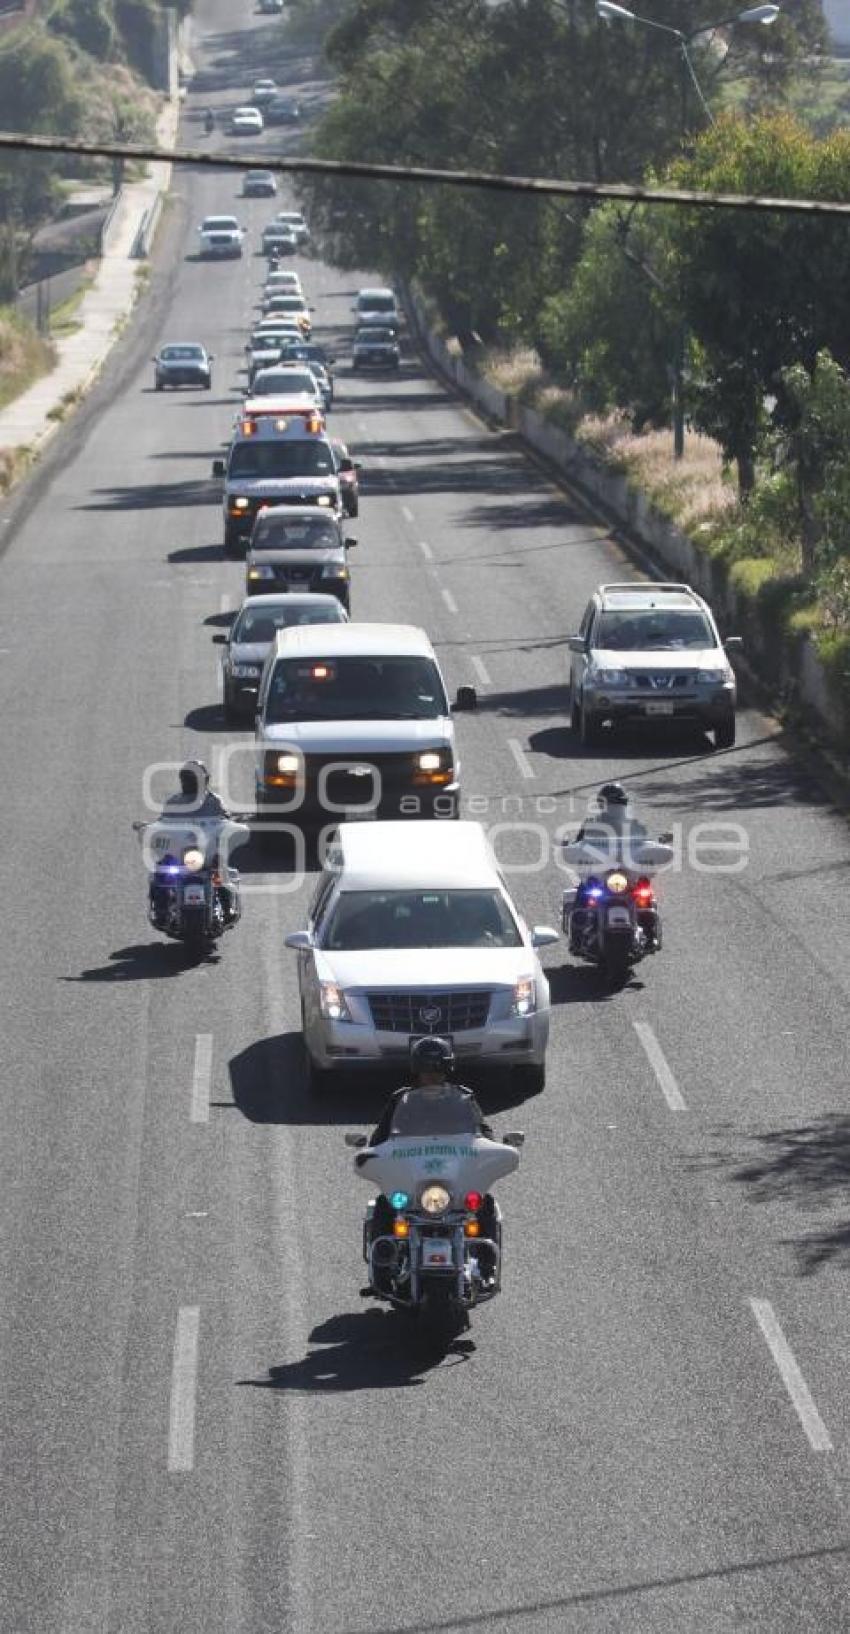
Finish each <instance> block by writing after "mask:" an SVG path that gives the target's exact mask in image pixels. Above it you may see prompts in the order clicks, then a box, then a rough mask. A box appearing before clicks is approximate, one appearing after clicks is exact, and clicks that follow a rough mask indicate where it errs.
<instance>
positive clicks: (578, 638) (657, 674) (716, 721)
mask: <svg viewBox="0 0 850 1634" xmlns="http://www.w3.org/2000/svg"><path fill="white" fill-rule="evenodd" d="M741 644H742V643H741V638H740V636H727V637H726V639H725V641H721V639H720V636H719V634H718V631H717V625H716V624H715V622H714V619H713V617H712V614H711V610H710V608H709V607H708V605H707V603H706V602H704V601H703V599H702V597H701V596H698V595H697V594H696V591H694V590H691V589H690V587H689V586H688V585H686V584H640V583H632V584H601V585H600V586H599V588H598V589H597V590H594V592H593V595H592V596H591V598H590V601H589V602H588V604H587V607H586V609H585V613H584V617H583V619H582V621H581V626H580V628H579V633H578V635H572V636H569V637H568V638H567V645H568V646H569V649H570V653H571V659H570V705H571V710H572V725H573V730H574V731H575V732H576V733H577V734H578V736H579V737H580V739H581V741H582V743H583V744H584V745H586V746H587V747H592V746H594V745H597V744H598V743H599V742H600V740H601V735H602V729H603V726H604V725H605V723H606V722H610V723H611V725H612V726H618V725H619V724H620V723H624V724H627V725H629V724H633V723H635V722H651V723H658V724H666V723H667V722H670V723H671V724H672V723H673V722H674V721H675V722H677V723H684V722H693V723H694V725H696V726H701V727H702V728H703V729H704V730H706V731H713V733H714V741H715V745H716V747H717V748H718V749H731V748H732V746H733V744H734V742H735V701H736V688H735V674H734V671H733V669H732V666H731V665H730V663H729V660H728V658H727V656H726V652H727V650H729V649H735V648H738V647H740V646H741Z"/></svg>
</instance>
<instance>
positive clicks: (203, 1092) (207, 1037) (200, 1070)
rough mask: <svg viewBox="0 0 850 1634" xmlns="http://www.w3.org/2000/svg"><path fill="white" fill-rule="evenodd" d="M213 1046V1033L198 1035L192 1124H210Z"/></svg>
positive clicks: (194, 1069) (196, 1039) (193, 1084)
mask: <svg viewBox="0 0 850 1634" xmlns="http://www.w3.org/2000/svg"><path fill="white" fill-rule="evenodd" d="M212 1046H213V1041H212V1033H198V1034H197V1037H196V1038H195V1065H194V1067H193V1069H192V1111H191V1120H192V1123H209V1117H210V1079H211V1078H212Z"/></svg>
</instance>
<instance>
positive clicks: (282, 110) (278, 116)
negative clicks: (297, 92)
mask: <svg viewBox="0 0 850 1634" xmlns="http://www.w3.org/2000/svg"><path fill="white" fill-rule="evenodd" d="M265 112H266V123H267V124H269V125H297V124H299V122H300V119H301V104H300V102H297V101H296V100H295V98H294V97H291V96H276V97H274V98H273V99H272V101H271V102H269V103H267V104H266V110H265Z"/></svg>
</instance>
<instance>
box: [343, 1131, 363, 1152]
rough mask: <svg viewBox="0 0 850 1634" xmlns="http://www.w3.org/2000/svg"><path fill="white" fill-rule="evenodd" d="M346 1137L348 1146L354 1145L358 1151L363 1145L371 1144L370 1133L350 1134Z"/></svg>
mask: <svg viewBox="0 0 850 1634" xmlns="http://www.w3.org/2000/svg"><path fill="white" fill-rule="evenodd" d="M344 1139H345V1144H346V1146H353V1147H354V1148H355V1150H356V1151H359V1150H360V1148H361V1147H362V1146H368V1144H369V1137H368V1135H352V1134H348V1135H346V1136H345V1137H344Z"/></svg>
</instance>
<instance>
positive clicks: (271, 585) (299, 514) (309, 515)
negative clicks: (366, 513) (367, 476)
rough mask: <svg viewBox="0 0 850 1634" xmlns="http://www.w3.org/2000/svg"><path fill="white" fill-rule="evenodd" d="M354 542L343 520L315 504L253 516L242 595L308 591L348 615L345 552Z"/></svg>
mask: <svg viewBox="0 0 850 1634" xmlns="http://www.w3.org/2000/svg"><path fill="white" fill-rule="evenodd" d="M356 544H357V540H356V539H354V538H352V537H351V535H350V534H348V533H347V532H346V526H345V523H344V521H343V520H342V519H341V518H340V517H338V516H336V515H334V514H333V513H332V512H325V511H320V510H319V509H318V508H317V506H315V505H270V506H264V507H263V509H262V510H260V511H258V512H257V515H256V518H255V520H254V527H253V530H252V533H251V539H250V542H249V545H248V554H247V556H246V558H245V594H246V596H251V595H254V594H260V593H262V592H263V591H270V590H279V591H285V590H293V591H295V590H297V591H305V590H313V591H317V592H322V593H324V594H326V595H331V596H336V597H337V600H338V601H340V602H341V603H342V605H343V607H344V608H345V610H346V612H349V611H350V610H351V592H350V579H351V574H350V570H349V566H348V552H349V550H350V549H352V548H353V546H355V545H356Z"/></svg>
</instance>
